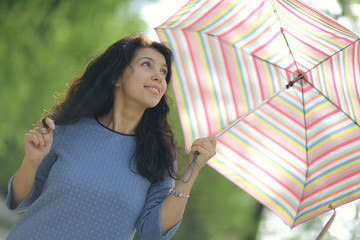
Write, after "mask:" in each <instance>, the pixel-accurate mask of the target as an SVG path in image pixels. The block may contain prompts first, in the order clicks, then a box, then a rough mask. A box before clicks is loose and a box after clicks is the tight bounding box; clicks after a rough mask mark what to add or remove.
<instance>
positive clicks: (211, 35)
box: [209, 34, 293, 73]
mask: <svg viewBox="0 0 360 240" xmlns="http://www.w3.org/2000/svg"><path fill="white" fill-rule="evenodd" d="M209 36H210V37H212V38H215V39H218V38H217V36H215V35H213V34H209ZM220 40H221V42H222V43H223V44H225V45H228V46H229V47H232V48H233V49H235V50H236V49H237V48H236V47H235V46H234V44H233V43H230V42H228V41H226V40H225V39H222V38H220ZM240 48H241V47H240ZM242 49H243V51H244V53H245V54H247V55H249V56H252V57H254V58H256V59H258V60H260V61H263V62H266V63H267V64H269V65H272V66H274V67H275V68H278V69H281V70H284V71H285V72H288V73H293V72H292V71H290V70H288V69H286V68H283V67H280V66H279V65H276V64H274V63H272V62H269V61H268V60H265V59H263V58H260V57H258V56H256V55H253V54H250V53H248V52H247V51H246V50H245V49H244V48H242Z"/></svg>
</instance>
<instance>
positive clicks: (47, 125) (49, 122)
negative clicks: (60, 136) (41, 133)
mask: <svg viewBox="0 0 360 240" xmlns="http://www.w3.org/2000/svg"><path fill="white" fill-rule="evenodd" d="M41 122H42V124H43V126H44V127H45V128H46V129H51V130H54V129H55V123H54V121H53V120H51V119H50V118H43V119H42V120H41Z"/></svg>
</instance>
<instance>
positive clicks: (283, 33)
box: [155, 0, 360, 227]
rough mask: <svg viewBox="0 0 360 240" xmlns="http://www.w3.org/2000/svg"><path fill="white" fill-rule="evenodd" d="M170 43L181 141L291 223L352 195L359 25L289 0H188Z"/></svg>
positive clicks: (358, 177) (357, 138)
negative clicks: (203, 141) (212, 143)
mask: <svg viewBox="0 0 360 240" xmlns="http://www.w3.org/2000/svg"><path fill="white" fill-rule="evenodd" d="M155 31H156V33H157V35H158V37H159V39H160V41H162V42H165V43H167V44H168V45H169V46H170V48H171V49H172V51H173V53H174V60H175V61H174V68H175V69H174V74H173V79H172V81H173V87H174V93H175V97H176V102H177V105H178V110H179V115H180V119H181V124H182V128H183V132H184V138H185V145H186V147H190V144H191V143H192V141H193V140H195V139H196V138H199V137H205V136H209V135H213V134H216V135H217V136H218V145H217V154H216V156H215V157H214V158H212V159H211V160H210V161H209V165H210V166H211V167H213V168H214V169H216V170H217V171H218V172H220V173H221V174H223V175H224V176H225V177H227V178H228V179H230V180H231V181H232V182H234V183H235V184H237V185H238V186H239V187H241V188H242V189H244V190H245V191H247V192H248V193H249V194H251V195H252V196H253V197H254V198H256V199H257V200H258V201H260V202H261V203H262V204H264V205H265V206H266V207H268V208H269V209H270V210H272V211H273V212H274V213H275V214H277V215H278V216H279V217H280V218H281V219H282V220H283V221H284V222H285V223H286V224H287V225H289V226H290V227H295V226H297V225H298V224H300V223H302V222H304V221H306V220H308V219H311V218H313V217H315V216H317V215H319V214H321V213H324V212H326V211H329V210H331V209H335V208H336V207H338V206H340V205H343V204H345V203H347V202H350V201H353V200H355V199H357V198H359V196H360V148H359V146H360V129H359V120H360V91H359V89H360V61H359V58H360V57H359V51H360V50H359V36H358V35H357V34H355V33H353V32H352V31H350V30H348V29H347V28H345V27H343V26H341V25H340V24H339V23H337V22H336V21H335V20H333V19H331V18H330V17H328V16H327V15H325V14H323V13H321V12H320V11H318V10H316V9H314V8H312V7H311V6H309V5H307V4H305V3H303V2H301V1H299V0H286V1H285V0H192V1H189V2H188V3H187V4H186V5H185V6H184V7H182V8H181V9H180V10H178V11H177V12H176V13H175V14H174V15H173V16H172V17H170V18H169V19H168V20H167V21H166V22H165V23H163V24H162V25H160V26H159V27H157V28H156V29H155Z"/></svg>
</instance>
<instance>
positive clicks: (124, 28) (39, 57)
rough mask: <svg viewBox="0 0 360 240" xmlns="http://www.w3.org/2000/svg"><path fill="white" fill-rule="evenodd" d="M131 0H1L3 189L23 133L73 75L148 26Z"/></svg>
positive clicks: (20, 153) (16, 160) (0, 149)
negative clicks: (90, 58)
mask: <svg viewBox="0 0 360 240" xmlns="http://www.w3.org/2000/svg"><path fill="white" fill-rule="evenodd" d="M142 2H143V1H136V2H135V3H134V2H131V1H130V0H118V1H112V0H93V1H84V0H81V1H65V0H49V1H46V0H24V1H11V0H2V1H0V32H1V37H0V38H1V40H0V41H1V44H0V62H1V71H0V84H1V87H0V109H1V112H2V113H1V115H0V133H1V135H0V166H1V167H0V193H3V194H6V192H7V182H8V180H9V178H10V176H11V175H13V174H14V173H15V171H16V170H17V168H18V167H19V166H20V163H21V161H22V157H23V152H24V151H23V136H24V134H25V133H26V132H27V131H28V130H29V129H31V128H32V127H33V126H32V125H33V124H34V123H36V122H37V121H38V120H39V119H40V117H41V114H42V112H43V110H45V109H47V108H49V107H50V106H51V105H52V104H53V103H54V97H53V95H54V93H56V92H62V91H63V90H65V88H66V84H67V83H68V82H69V81H70V79H71V78H72V77H73V75H75V74H77V73H79V72H80V71H81V70H82V67H83V66H84V65H85V63H86V62H88V58H89V56H93V55H96V54H98V53H100V52H101V51H102V50H104V49H105V48H106V47H107V46H109V45H110V44H111V43H113V42H115V41H116V40H118V39H119V38H121V37H122V36H125V35H127V34H130V33H133V32H134V31H136V32H138V31H144V30H145V29H146V27H147V26H146V24H145V22H144V21H143V20H142V19H141V18H140V16H138V12H137V11H136V7H134V6H133V7H132V8H131V7H130V4H132V5H134V4H141V3H142ZM148 2H149V1H148Z"/></svg>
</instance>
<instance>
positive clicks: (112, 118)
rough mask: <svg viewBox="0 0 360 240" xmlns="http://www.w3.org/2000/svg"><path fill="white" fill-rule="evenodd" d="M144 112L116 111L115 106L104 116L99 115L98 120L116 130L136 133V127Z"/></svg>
mask: <svg viewBox="0 0 360 240" xmlns="http://www.w3.org/2000/svg"><path fill="white" fill-rule="evenodd" d="M143 114H144V112H141V113H140V112H134V111H120V110H118V111H114V108H112V109H111V110H110V111H109V112H108V113H107V114H105V115H104V116H99V117H98V120H99V122H100V123H101V124H103V125H104V126H106V127H107V128H109V129H112V130H114V131H116V132H119V133H123V134H135V129H136V127H137V125H138V124H139V122H140V120H141V117H142V115H143Z"/></svg>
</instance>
